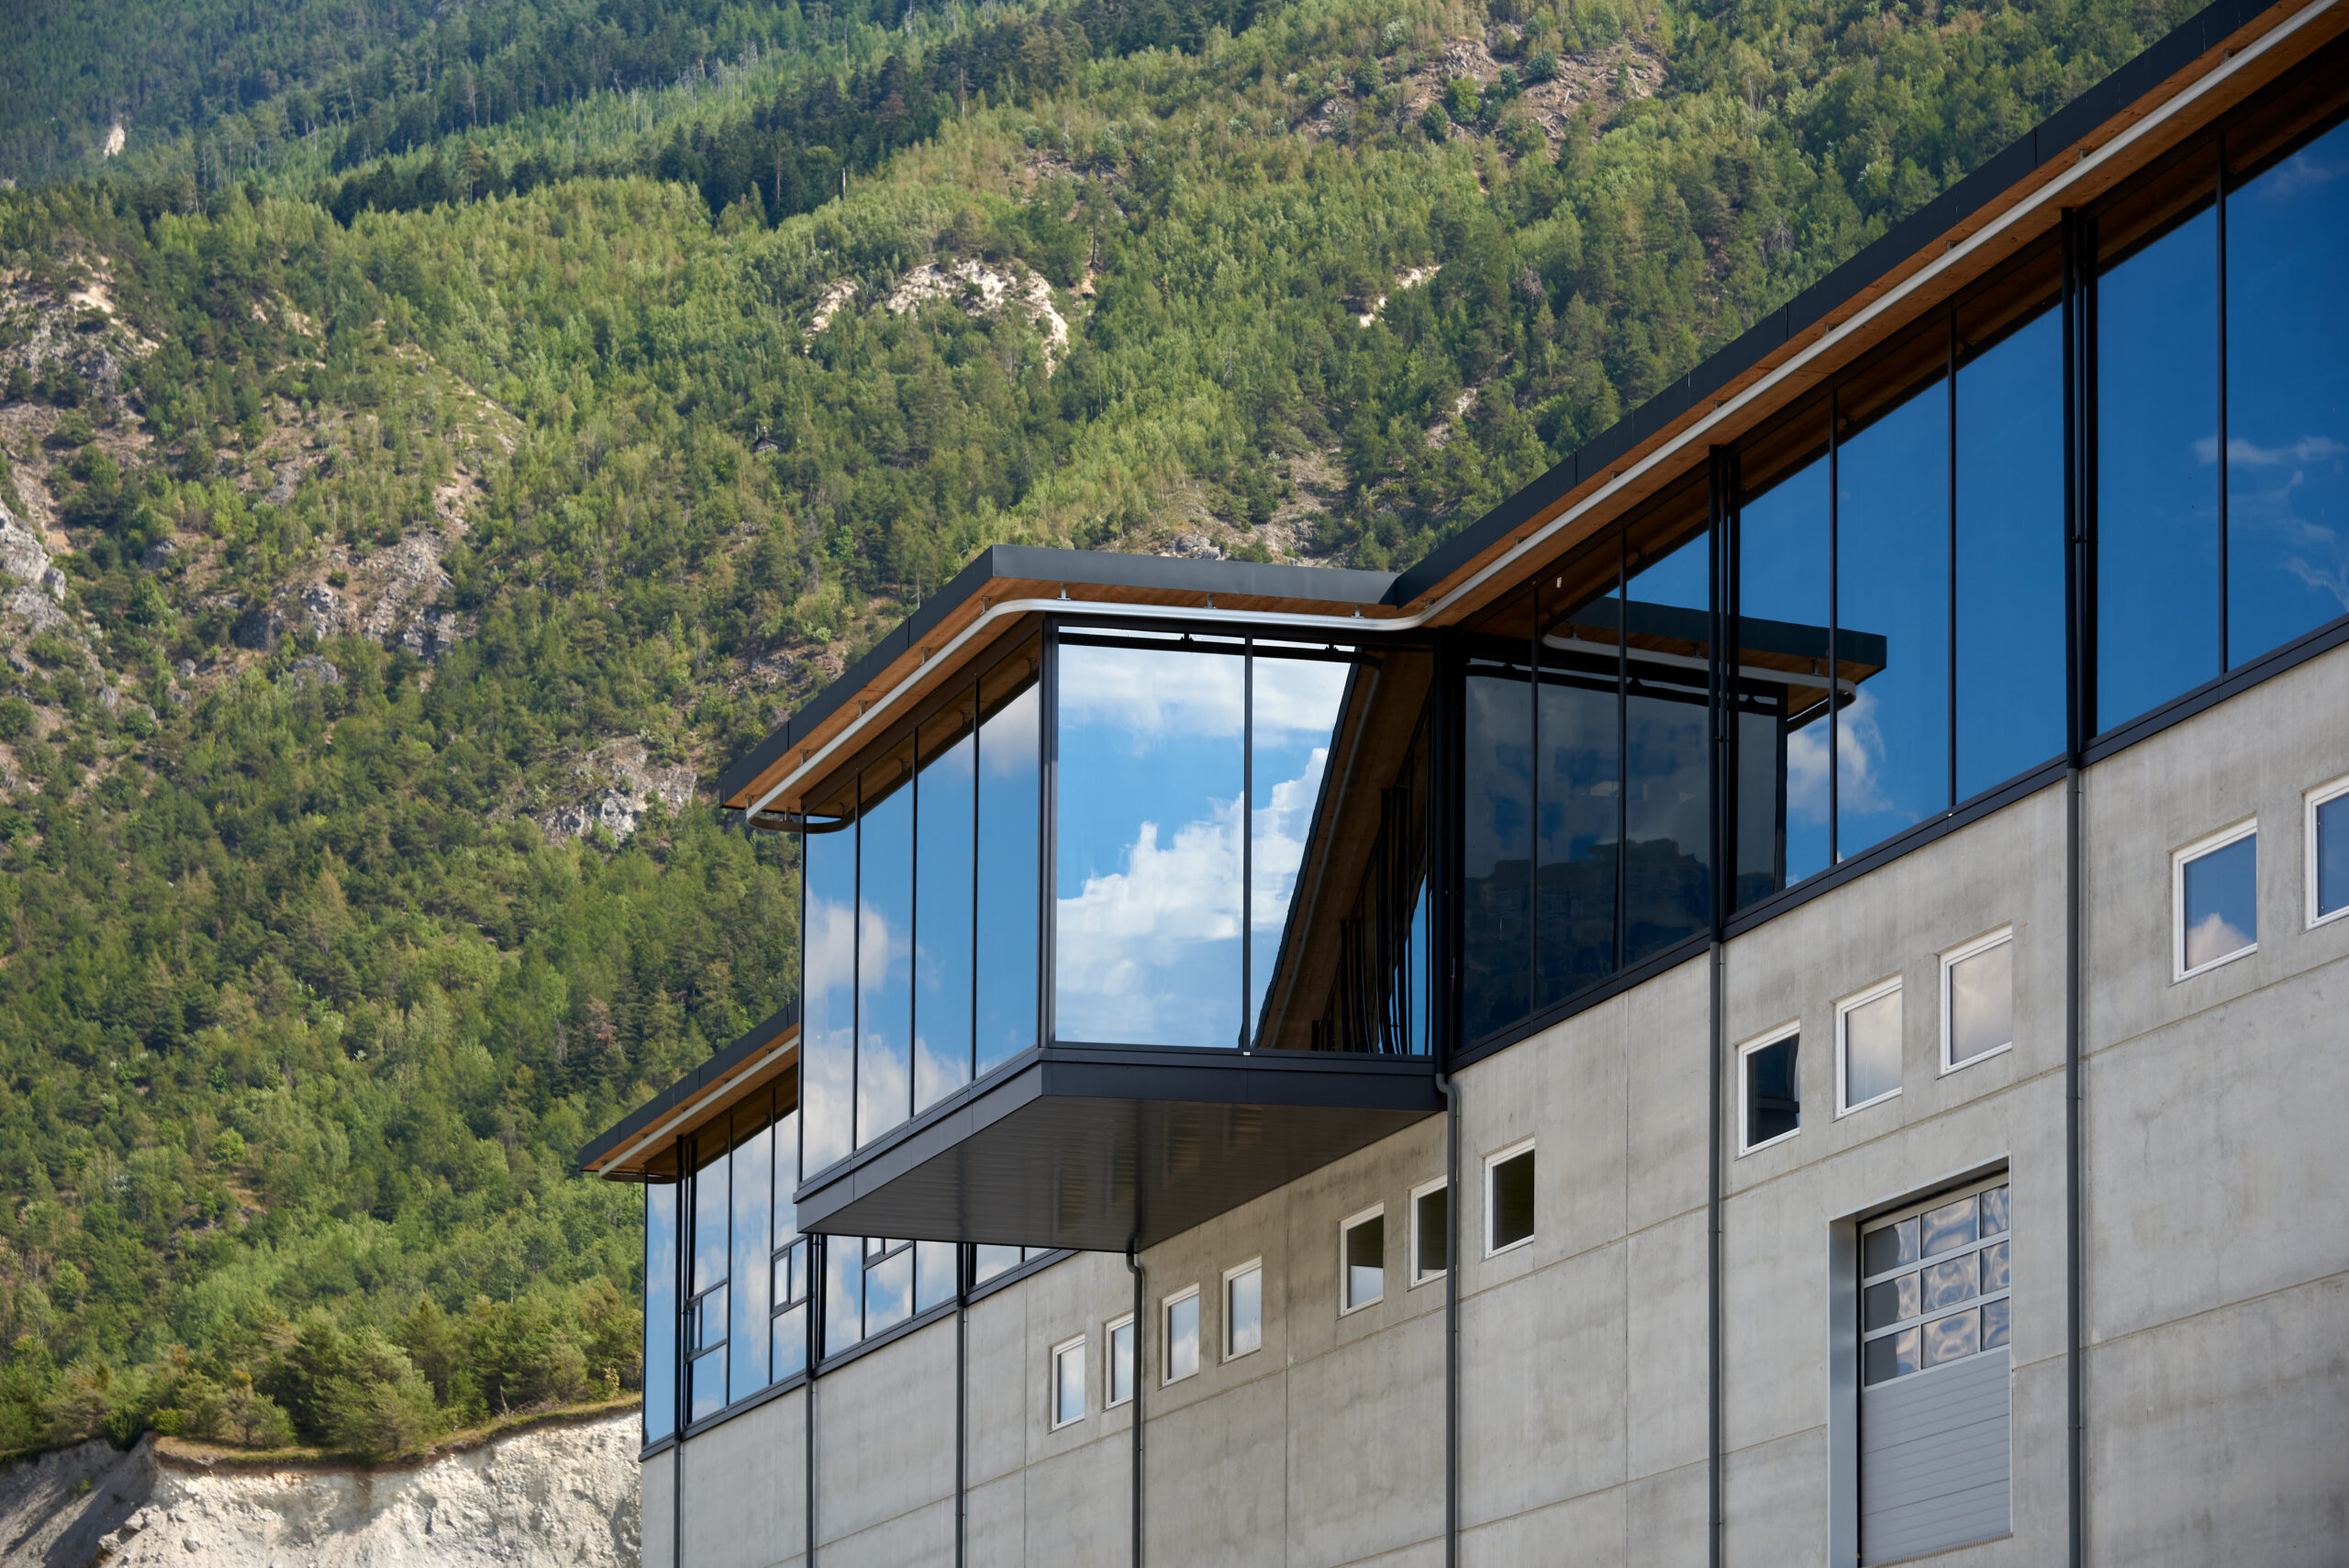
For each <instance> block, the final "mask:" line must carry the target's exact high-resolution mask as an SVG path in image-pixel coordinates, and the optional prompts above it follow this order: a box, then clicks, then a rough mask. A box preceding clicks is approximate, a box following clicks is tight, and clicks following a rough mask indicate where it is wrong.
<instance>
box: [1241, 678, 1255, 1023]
mask: <svg viewBox="0 0 2349 1568" xmlns="http://www.w3.org/2000/svg"><path fill="white" fill-rule="evenodd" d="M1255 884H1256V639H1254V638H1249V639H1247V640H1246V641H1245V642H1243V643H1242V644H1241V656H1240V1041H1239V1043H1240V1049H1241V1051H1247V1050H1248V1049H1249V1048H1250V1047H1252V1046H1253V1045H1254V1044H1255V1043H1256V1042H1255V1035H1254V1029H1253V1025H1254V1023H1255V1020H1254V1018H1252V1017H1251V1016H1250V1015H1251V1013H1252V1011H1253V1008H1252V1005H1251V1002H1252V998H1253V997H1254V995H1256V993H1255V990H1254V988H1253V986H1252V983H1251V981H1252V967H1251V960H1252V958H1253V957H1254V954H1255V947H1256V928H1255V925H1254V924H1253V922H1254V919H1255V912H1256V905H1255V898H1256V885H1255Z"/></svg>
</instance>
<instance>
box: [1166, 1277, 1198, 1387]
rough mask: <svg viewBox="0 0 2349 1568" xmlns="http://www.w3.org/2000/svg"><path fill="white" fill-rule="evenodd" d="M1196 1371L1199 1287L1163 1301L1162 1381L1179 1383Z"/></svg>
mask: <svg viewBox="0 0 2349 1568" xmlns="http://www.w3.org/2000/svg"><path fill="white" fill-rule="evenodd" d="M1198 1370H1199V1287H1198V1286H1197V1285H1193V1286H1192V1287H1191V1288H1190V1289H1188V1290H1186V1291H1185V1292H1184V1293H1183V1294H1182V1295H1180V1296H1169V1297H1168V1298H1167V1301H1166V1381H1167V1382H1169V1383H1180V1382H1181V1381H1182V1380H1183V1379H1185V1378H1186V1377H1188V1376H1190V1375H1191V1374H1192V1373H1195V1372H1197V1371H1198Z"/></svg>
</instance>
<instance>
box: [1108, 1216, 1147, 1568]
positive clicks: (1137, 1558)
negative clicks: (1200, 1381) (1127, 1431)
mask: <svg viewBox="0 0 2349 1568" xmlns="http://www.w3.org/2000/svg"><path fill="white" fill-rule="evenodd" d="M1126 1272H1127V1273H1130V1274H1131V1275H1133V1276H1134V1486H1133V1494H1134V1561H1133V1568H1141V1544H1142V1542H1141V1502H1142V1491H1141V1448H1142V1433H1141V1391H1142V1387H1143V1385H1145V1384H1146V1383H1148V1381H1149V1379H1148V1378H1146V1377H1145V1376H1144V1375H1143V1368H1144V1367H1145V1365H1146V1364H1147V1363H1146V1361H1145V1359H1144V1357H1143V1355H1142V1345H1143V1340H1142V1332H1141V1325H1142V1312H1143V1308H1144V1307H1146V1306H1147V1305H1148V1301H1147V1297H1148V1296H1149V1280H1150V1274H1149V1272H1148V1271H1147V1270H1145V1269H1144V1268H1143V1267H1142V1266H1141V1238H1140V1237H1136V1238H1134V1239H1133V1240H1130V1241H1129V1242H1127V1243H1126ZM1103 1348H1104V1349H1105V1350H1106V1349H1107V1348H1108V1347H1107V1346H1104V1347H1103ZM1102 1359H1103V1360H1104V1361H1105V1362H1110V1363H1111V1364H1110V1366H1109V1367H1108V1371H1109V1373H1110V1374H1111V1375H1112V1376H1115V1375H1116V1370H1117V1369H1116V1365H1115V1358H1114V1357H1113V1356H1104V1357H1103V1358H1102Z"/></svg>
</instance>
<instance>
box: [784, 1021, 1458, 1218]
mask: <svg viewBox="0 0 2349 1568" xmlns="http://www.w3.org/2000/svg"><path fill="white" fill-rule="evenodd" d="M1442 1108H1443V1098H1442V1095H1441V1094H1439V1093H1438V1092H1437V1089H1436V1086H1435V1069H1434V1066H1433V1064H1432V1063H1431V1062H1429V1061H1428V1060H1427V1059H1426V1058H1424V1057H1380V1056H1351V1055H1341V1054H1339V1053H1336V1052H1330V1051H1316V1052H1304V1051H1255V1052H1245V1053H1243V1052H1239V1051H1212V1050H1189V1051H1175V1050H1149V1049H1131V1048H1126V1047H1108V1046H1066V1045H1061V1046H1052V1047H1048V1048H1045V1049H1042V1050H1040V1051H1032V1052H1030V1053H1029V1054H1028V1055H1027V1056H1025V1057H1022V1058H1020V1059H1019V1060H1017V1061H1015V1062H1012V1063H1011V1064H1010V1065H1009V1066H1008V1067H1007V1068H1006V1069H1005V1070H1004V1071H1003V1072H1002V1073H999V1074H997V1075H996V1076H995V1077H992V1078H990V1079H988V1080H986V1081H985V1082H984V1083H982V1084H976V1085H974V1087H972V1088H970V1089H967V1090H965V1091H963V1094H962V1095H957V1096H956V1097H955V1098H954V1099H953V1100H951V1101H949V1102H947V1103H946V1104H945V1105H943V1106H939V1107H938V1108H937V1109H935V1110H933V1111H931V1112H930V1113H928V1114H926V1115H924V1116H922V1117H920V1118H917V1119H916V1120H915V1121H914V1122H912V1123H911V1124H909V1125H908V1126H907V1127H906V1128H904V1129H901V1130H900V1131H899V1132H897V1133H896V1134H894V1135H892V1136H891V1137H890V1138H888V1139H886V1140H884V1141H882V1142H881V1143H878V1144H876V1145H874V1146H873V1147H872V1148H869V1149H865V1150H863V1151H859V1152H858V1153H857V1155H856V1156H854V1157H853V1158H852V1159H851V1160H849V1161H846V1162H842V1163H841V1164H840V1165H838V1166H835V1167H833V1168H832V1169H831V1170H829V1171H827V1172H823V1173H818V1176H817V1177H816V1179H815V1180H813V1181H811V1182H809V1183H807V1184H806V1185H804V1186H802V1187H801V1188H800V1189H799V1224H800V1228H801V1229H803V1230H811V1231H818V1232H823V1233H828V1234H834V1235H852V1236H888V1237H911V1238H913V1239H915V1240H925V1241H976V1242H985V1243H994V1244H999V1245H1008V1246H1009V1245H1018V1246H1029V1247H1074V1248H1078V1249H1082V1250H1085V1251H1104V1252H1114V1251H1125V1249H1126V1247H1127V1245H1128V1243H1130V1242H1132V1241H1135V1240H1139V1241H1140V1242H1141V1245H1142V1246H1145V1247H1148V1246H1152V1245H1154V1244H1155V1243H1157V1242H1160V1241H1163V1240H1166V1239H1167V1238H1168V1237H1170V1236H1174V1235H1176V1234H1178V1233H1180V1232H1182V1231H1185V1230H1187V1229H1191V1228H1192V1227H1194V1226H1196V1225H1199V1224H1202V1223H1204V1222H1205V1221H1207V1220H1209V1219H1212V1218H1215V1217H1216V1216H1217V1215H1219V1214H1223V1213H1225V1212H1227V1211H1229V1210H1230V1209H1233V1208H1236V1207H1239V1206H1240V1205H1241V1204H1243V1203H1246V1202H1247V1201H1248V1200H1249V1199H1251V1198H1253V1197H1259V1196H1262V1195H1264V1194H1265V1193H1268V1192H1271V1191H1273V1190H1275V1188H1277V1187H1280V1186H1283V1185H1285V1184H1287V1183H1289V1182H1293V1181H1295V1180H1297V1178H1298V1177H1300V1176H1303V1175H1305V1174H1306V1173H1308V1172H1310V1171H1313V1170H1315V1169H1318V1168H1319V1167H1320V1166H1322V1165H1326V1164H1328V1163H1330V1162H1331V1161H1333V1160H1337V1159H1341V1158H1342V1157H1343V1156H1345V1155H1347V1154H1351V1153H1353V1151H1355V1150H1358V1149H1361V1148H1363V1147H1364V1146H1366V1145H1368V1144H1371V1143H1375V1142H1376V1141H1377V1140H1379V1139H1382V1138H1385V1137H1386V1136H1388V1135H1389V1134H1391V1133H1396V1132H1400V1131H1401V1130H1403V1129H1405V1128H1407V1127H1410V1126H1412V1125H1413V1124H1414V1123H1417V1122H1419V1121H1422V1120H1424V1119H1426V1118H1429V1117H1431V1116H1435V1115H1438V1114H1440V1113H1441V1112H1442Z"/></svg>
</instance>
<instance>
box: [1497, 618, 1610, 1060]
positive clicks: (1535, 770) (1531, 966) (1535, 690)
mask: <svg viewBox="0 0 2349 1568" xmlns="http://www.w3.org/2000/svg"><path fill="white" fill-rule="evenodd" d="M1532 595H1533V605H1532V612H1533V613H1532V616H1531V621H1530V624H1529V625H1528V627H1527V628H1526V633H1525V702H1526V719H1525V734H1526V738H1527V740H1529V741H1530V742H1531V744H1530V745H1529V746H1528V747H1527V749H1526V764H1525V766H1526V776H1525V796H1526V798H1527V799H1528V800H1530V801H1531V802H1532V803H1533V811H1532V821H1531V823H1529V824H1528V826H1527V830H1526V835H1525V1010H1524V1011H1523V1012H1522V1013H1520V1014H1519V1015H1518V1017H1519V1018H1530V1017H1531V1016H1532V1014H1533V1010H1534V1009H1535V1008H1537V1007H1539V1006H1541V1005H1542V763H1541V761H1540V759H1541V756H1542V581H1541V579H1540V578H1538V577H1537V578H1535V579H1534V582H1533V589H1532ZM1617 640H1618V641H1620V640H1621V639H1620V634H1619V636H1618V638H1617Z"/></svg>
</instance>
